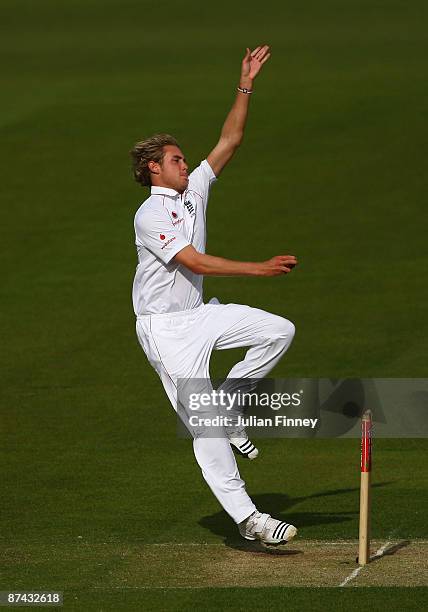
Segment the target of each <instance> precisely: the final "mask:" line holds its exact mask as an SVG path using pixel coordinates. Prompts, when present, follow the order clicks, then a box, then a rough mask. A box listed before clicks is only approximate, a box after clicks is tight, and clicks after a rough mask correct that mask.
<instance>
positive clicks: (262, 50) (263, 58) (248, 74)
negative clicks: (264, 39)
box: [241, 45, 270, 81]
mask: <svg viewBox="0 0 428 612" xmlns="http://www.w3.org/2000/svg"><path fill="white" fill-rule="evenodd" d="M269 58H270V48H269V45H263V46H261V47H256V48H255V49H254V51H250V49H248V47H247V51H246V53H245V57H244V59H243V60H242V69H241V78H242V79H243V80H246V79H250V80H251V81H252V80H253V79H255V78H256V76H257V75H258V74H259V72H260V70H261V67H262V66H263V64H265V63H266V62H267V61H268V59H269Z"/></svg>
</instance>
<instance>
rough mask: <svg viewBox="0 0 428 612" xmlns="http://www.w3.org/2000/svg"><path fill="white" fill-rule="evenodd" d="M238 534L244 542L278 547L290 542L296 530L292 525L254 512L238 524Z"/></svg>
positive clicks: (268, 515)
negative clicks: (248, 541)
mask: <svg viewBox="0 0 428 612" xmlns="http://www.w3.org/2000/svg"><path fill="white" fill-rule="evenodd" d="M239 533H240V534H241V535H242V537H244V538H245V539H246V540H260V541H261V542H262V543H263V544H268V545H270V546H278V545H279V544H287V542H289V541H290V540H292V539H293V538H294V536H295V535H296V533H297V529H296V528H295V526H294V525H290V524H289V523H284V522H283V521H278V520H277V519H274V518H272V517H271V516H270V514H262V513H261V512H257V511H256V512H253V514H252V515H251V516H249V517H248V518H247V519H246V520H245V521H243V522H242V523H239Z"/></svg>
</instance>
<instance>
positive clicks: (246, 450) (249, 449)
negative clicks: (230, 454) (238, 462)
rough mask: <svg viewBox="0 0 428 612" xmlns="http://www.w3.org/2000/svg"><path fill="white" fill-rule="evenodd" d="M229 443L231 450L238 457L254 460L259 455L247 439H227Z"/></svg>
mask: <svg viewBox="0 0 428 612" xmlns="http://www.w3.org/2000/svg"><path fill="white" fill-rule="evenodd" d="M229 442H230V443H231V445H232V448H233V449H234V450H236V451H237V452H238V453H239V454H240V455H242V456H243V457H246V458H247V459H255V458H256V457H257V455H258V454H259V451H258V449H257V448H256V447H255V446H254V444H253V443H252V442H251V440H250V439H249V438H247V437H246V438H242V437H241V438H234V437H231V438H229Z"/></svg>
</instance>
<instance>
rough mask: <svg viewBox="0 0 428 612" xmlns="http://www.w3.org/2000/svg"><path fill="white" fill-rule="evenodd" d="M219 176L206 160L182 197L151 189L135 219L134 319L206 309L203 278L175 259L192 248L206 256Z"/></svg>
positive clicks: (173, 192) (196, 171)
mask: <svg viewBox="0 0 428 612" xmlns="http://www.w3.org/2000/svg"><path fill="white" fill-rule="evenodd" d="M215 180H216V176H215V174H214V172H213V170H212V168H211V166H210V165H209V163H208V162H207V160H204V161H203V162H202V163H201V164H200V165H199V166H198V167H197V168H196V169H195V170H194V171H193V172H192V173H191V174H190V175H189V183H188V186H187V189H186V191H185V192H184V193H182V194H180V193H178V192H177V191H175V190H174V189H169V188H167V187H152V188H151V194H150V197H149V198H148V199H147V200H145V202H143V204H142V205H141V206H140V208H139V209H138V210H137V213H136V215H135V219H134V227H135V244H136V247H137V255H138V265H137V270H136V273H135V278H134V284H133V289H132V301H133V305H134V311H135V314H136V315H137V316H138V315H143V314H157V313H164V312H177V311H182V310H191V309H192V308H196V307H197V306H200V304H202V283H203V276H201V275H199V274H194V273H193V272H191V270H189V269H188V268H186V267H184V266H181V265H180V264H178V263H176V262H175V260H174V256H175V255H176V254H177V253H178V252H179V251H181V250H182V249H183V248H184V247H186V246H189V245H190V244H192V245H193V246H194V248H195V249H196V250H197V251H199V252H200V253H205V244H206V223H205V221H206V208H207V203H208V196H209V191H210V187H211V185H212V183H213V182H214V181H215Z"/></svg>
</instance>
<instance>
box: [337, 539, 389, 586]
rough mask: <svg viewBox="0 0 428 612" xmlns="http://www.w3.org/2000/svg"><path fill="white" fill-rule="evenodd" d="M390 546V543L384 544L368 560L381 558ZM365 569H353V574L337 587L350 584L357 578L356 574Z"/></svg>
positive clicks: (361, 566) (361, 567)
mask: <svg viewBox="0 0 428 612" xmlns="http://www.w3.org/2000/svg"><path fill="white" fill-rule="evenodd" d="M390 544H391V542H389V541H388V542H386V543H385V544H382V546H381V547H380V548H379V549H378V550H377V551H376V552H375V554H374V556H373V557H371V558H370V559H377V558H378V557H382V556H383V554H384V552H385V550H386V549H387V548H388V546H389V545H390ZM364 567H366V566H365V565H360V566H359V567H357V568H356V569H354V571H353V572H351V573H350V574H349V576H347V577H346V578H345V580H344V581H343V582H341V583H340V584H339V587H344V586H346V585H347V584H348V582H351V580H354V578H356V577H357V576H358V574H359V573H360V572H361V570H362V569H363V568H364Z"/></svg>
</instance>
